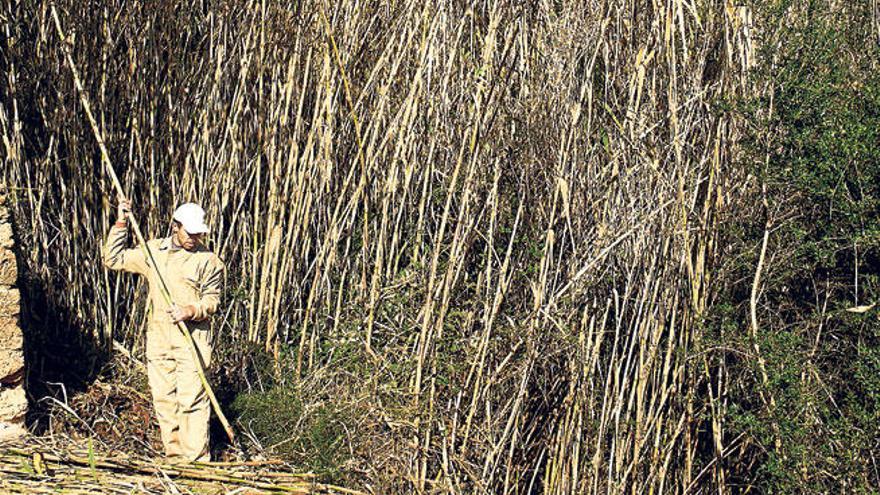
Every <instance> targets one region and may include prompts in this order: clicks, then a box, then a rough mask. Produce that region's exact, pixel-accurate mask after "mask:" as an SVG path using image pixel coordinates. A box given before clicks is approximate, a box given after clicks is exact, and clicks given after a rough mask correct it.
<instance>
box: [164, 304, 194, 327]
mask: <svg viewBox="0 0 880 495" xmlns="http://www.w3.org/2000/svg"><path fill="white" fill-rule="evenodd" d="M195 315H196V308H194V307H192V306H191V305H187V306H172V307H171V309H169V310H168V316H170V317H171V321H173V322H174V323H177V322H179V321H189V320H192V319H193V317H194V316H195Z"/></svg>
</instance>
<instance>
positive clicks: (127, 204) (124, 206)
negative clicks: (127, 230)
mask: <svg viewBox="0 0 880 495" xmlns="http://www.w3.org/2000/svg"><path fill="white" fill-rule="evenodd" d="M129 213H131V200H129V199H126V198H125V197H124V196H119V205H118V206H117V207H116V223H126V222H127V221H128V214H129Z"/></svg>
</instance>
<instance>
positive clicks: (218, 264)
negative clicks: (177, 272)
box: [193, 246, 226, 270]
mask: <svg viewBox="0 0 880 495" xmlns="http://www.w3.org/2000/svg"><path fill="white" fill-rule="evenodd" d="M193 256H196V257H198V258H199V259H200V260H204V262H205V263H207V264H208V265H210V266H213V267H215V268H218V269H220V270H223V269H225V268H226V264H225V263H224V262H223V260H222V259H221V258H220V256H217V253H215V252H214V251H211V250H210V249H208V248H207V247H205V246H201V247H200V248H199V250H198V251H196V252H195V253H193Z"/></svg>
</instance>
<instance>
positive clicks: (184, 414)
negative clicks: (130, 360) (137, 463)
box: [104, 225, 224, 461]
mask: <svg viewBox="0 0 880 495" xmlns="http://www.w3.org/2000/svg"><path fill="white" fill-rule="evenodd" d="M127 233H128V229H127V228H126V227H121V226H119V225H114V226H113V227H112V228H111V229H110V233H109V234H108V235H107V241H106V243H105V245H104V265H105V266H106V267H108V268H110V269H111V270H124V271H126V272H131V273H138V274H140V275H143V276H145V277H147V285H148V286H149V302H150V311H149V323H148V326H147V377H148V381H149V383H150V389H151V391H152V394H153V406H154V408H155V410H156V417H157V419H158V420H159V429H160V431H161V433H162V443H163V444H164V445H165V454H166V455H167V456H169V457H175V458H184V459H188V460H193V461H195V460H198V461H208V460H210V451H209V449H208V421H209V419H210V416H211V407H210V403H209V401H208V397H207V395H206V393H205V388H204V387H203V386H202V383H201V380H199V375H198V372H197V371H196V369H197V368H196V362H195V360H194V357H193V355H192V352H191V351H190V347H189V346H188V345H187V343H186V340H185V338H184V336H183V335H182V334H181V332H180V330H179V329H178V328H177V326H176V325H175V324H174V323H173V322H172V320H171V317H170V316H169V315H168V313H167V310H168V304H167V303H166V302H165V298H164V297H163V296H162V292H161V288H160V287H161V285H160V284H161V282H159V280H158V278H157V277H156V275H155V272H154V270H153V269H152V268H150V266H149V264H148V262H147V259H146V256H145V255H144V252H143V250H142V249H141V248H140V247H138V248H135V249H126V248H125V244H126V237H127ZM147 245H148V246H149V247H150V250H151V251H152V253H153V258H154V259H155V261H156V264H157V265H158V267H159V272H160V273H161V274H162V277H163V278H164V279H165V283H166V284H167V285H168V290H169V291H170V292H171V299H172V300H173V301H174V303H175V304H176V305H177V306H178V307H183V306H186V305H192V306H193V307H194V308H195V317H194V318H193V319H192V320H191V321H188V322H187V326H188V327H189V329H190V331H191V332H192V337H193V340H194V341H195V342H196V346H197V347H198V349H199V353H200V354H201V358H202V361H203V363H204V367H205V368H206V369H207V367H208V365H210V363H211V345H210V341H209V337H208V331H209V323H210V322H209V317H210V315H211V314H213V313H214V312H215V311H217V306H218V304H219V303H220V292H221V290H222V284H223V269H224V266H223V262H222V261H220V258H219V257H217V255H215V254H214V253H212V252H211V251H209V250H208V249H207V248H205V247H204V246H202V245H198V246H197V247H196V248H195V250H194V251H192V252H191V251H186V250H185V249H183V248H181V247H178V246H176V245H175V244H174V243H172V241H171V238H170V237H167V238H164V239H153V240H151V241H148V242H147Z"/></svg>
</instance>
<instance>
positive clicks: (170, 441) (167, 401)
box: [147, 328, 182, 457]
mask: <svg viewBox="0 0 880 495" xmlns="http://www.w3.org/2000/svg"><path fill="white" fill-rule="evenodd" d="M169 340H170V339H169V338H168V335H167V331H166V330H165V329H161V328H151V329H150V330H149V331H148V332H147V379H148V381H149V383H150V392H151V393H152V395H153V409H154V410H155V411H156V419H157V420H158V421H159V431H160V432H161V434H162V444H163V445H164V446H165V455H166V456H168V457H177V456H180V455H182V451H181V446H180V438H179V431H178V416H179V414H178V399H177V362H176V360H175V356H174V353H173V352H172V348H171V343H170V342H169Z"/></svg>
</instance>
